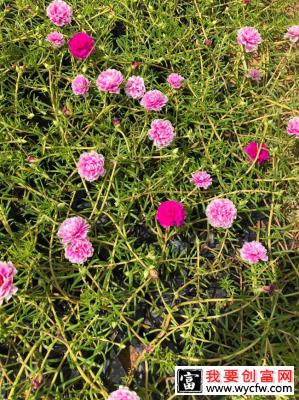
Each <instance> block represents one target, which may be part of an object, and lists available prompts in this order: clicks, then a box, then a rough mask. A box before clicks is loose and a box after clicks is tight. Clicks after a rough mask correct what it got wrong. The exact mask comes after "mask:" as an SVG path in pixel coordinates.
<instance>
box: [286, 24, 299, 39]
mask: <svg viewBox="0 0 299 400" xmlns="http://www.w3.org/2000/svg"><path fill="white" fill-rule="evenodd" d="M284 37H285V39H289V40H290V41H291V42H292V43H296V42H297V41H298V39H299V25H293V26H291V27H290V28H289V29H288V31H287V33H286V34H285V35H284Z"/></svg>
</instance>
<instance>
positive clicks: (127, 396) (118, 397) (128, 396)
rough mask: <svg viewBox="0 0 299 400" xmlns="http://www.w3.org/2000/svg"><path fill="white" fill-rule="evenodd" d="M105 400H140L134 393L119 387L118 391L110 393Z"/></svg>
mask: <svg viewBox="0 0 299 400" xmlns="http://www.w3.org/2000/svg"><path fill="white" fill-rule="evenodd" d="M107 400H140V397H139V396H138V395H137V393H136V392H133V391H131V390H129V389H128V388H127V387H125V386H120V387H119V389H117V390H115V391H114V392H112V393H110V395H109V397H108V399H107Z"/></svg>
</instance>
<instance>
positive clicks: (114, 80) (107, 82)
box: [96, 69, 124, 93]
mask: <svg viewBox="0 0 299 400" xmlns="http://www.w3.org/2000/svg"><path fill="white" fill-rule="evenodd" d="M123 79H124V78H123V76H122V73H121V72H120V71H118V70H117V69H106V71H103V72H101V73H100V75H99V76H98V79H97V81H96V84H97V87H98V89H99V90H101V91H102V92H108V93H119V92H120V89H119V86H120V85H121V83H122V81H123Z"/></svg>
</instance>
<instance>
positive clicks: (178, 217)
mask: <svg viewBox="0 0 299 400" xmlns="http://www.w3.org/2000/svg"><path fill="white" fill-rule="evenodd" d="M186 215H187V213H186V210H185V207H184V205H183V204H182V203H180V202H179V201H175V200H167V201H163V202H162V203H161V204H160V205H159V207H158V210H157V214H156V220H157V221H158V222H159V224H160V225H161V226H162V227H163V228H168V227H171V226H177V227H179V226H181V225H183V223H184V220H185V218H186Z"/></svg>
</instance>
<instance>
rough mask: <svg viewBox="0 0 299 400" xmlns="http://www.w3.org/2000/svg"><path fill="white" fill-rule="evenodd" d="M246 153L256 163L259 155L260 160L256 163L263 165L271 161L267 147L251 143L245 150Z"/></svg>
mask: <svg viewBox="0 0 299 400" xmlns="http://www.w3.org/2000/svg"><path fill="white" fill-rule="evenodd" d="M243 150H244V151H245V153H246V154H247V155H248V156H249V158H250V159H251V160H252V161H254V160H255V159H256V157H257V155H258V159H257V160H256V163H257V164H259V165H261V164H264V163H265V162H266V161H268V160H269V158H270V154H269V151H268V150H267V145H266V144H263V145H262V146H261V145H260V144H259V143H256V142H250V143H248V145H247V146H245V147H244V148H243Z"/></svg>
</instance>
